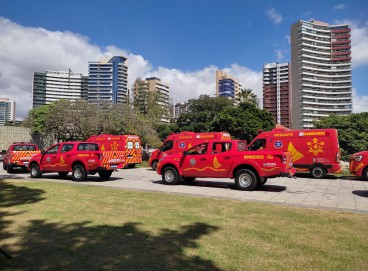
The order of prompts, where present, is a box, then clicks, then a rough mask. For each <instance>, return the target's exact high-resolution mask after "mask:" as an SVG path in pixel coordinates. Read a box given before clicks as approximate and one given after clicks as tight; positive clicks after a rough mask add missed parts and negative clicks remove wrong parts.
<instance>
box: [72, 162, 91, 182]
mask: <svg viewBox="0 0 368 271" xmlns="http://www.w3.org/2000/svg"><path fill="white" fill-rule="evenodd" d="M86 177H87V174H86V170H85V169H84V167H83V166H82V165H80V164H77V165H75V166H74V167H73V172H72V178H73V181H75V182H81V181H84V180H85V179H86Z"/></svg>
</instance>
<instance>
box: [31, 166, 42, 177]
mask: <svg viewBox="0 0 368 271" xmlns="http://www.w3.org/2000/svg"><path fill="white" fill-rule="evenodd" d="M41 177H42V172H41V170H40V167H39V166H38V164H37V163H33V164H32V165H31V178H41Z"/></svg>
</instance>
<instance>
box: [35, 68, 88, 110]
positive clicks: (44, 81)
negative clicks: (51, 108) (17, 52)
mask: <svg viewBox="0 0 368 271" xmlns="http://www.w3.org/2000/svg"><path fill="white" fill-rule="evenodd" d="M87 82H88V77H87V76H84V75H83V74H81V73H73V72H72V71H71V70H69V71H46V72H35V73H34V74H33V93H32V95H33V108H35V107H37V106H40V105H44V104H50V103H52V102H54V101H58V100H60V99H69V100H71V101H75V100H78V99H87Z"/></svg>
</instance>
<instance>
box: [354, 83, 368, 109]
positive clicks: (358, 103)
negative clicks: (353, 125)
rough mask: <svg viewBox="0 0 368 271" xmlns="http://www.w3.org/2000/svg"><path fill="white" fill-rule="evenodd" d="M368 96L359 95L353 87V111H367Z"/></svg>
mask: <svg viewBox="0 0 368 271" xmlns="http://www.w3.org/2000/svg"><path fill="white" fill-rule="evenodd" d="M367 104H368V96H359V95H358V94H357V91H356V89H355V88H353V113H361V112H367V111H368V109H367Z"/></svg>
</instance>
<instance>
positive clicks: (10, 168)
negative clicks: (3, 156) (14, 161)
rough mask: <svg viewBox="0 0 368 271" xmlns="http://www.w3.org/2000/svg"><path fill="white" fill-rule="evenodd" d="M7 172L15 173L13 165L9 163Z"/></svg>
mask: <svg viewBox="0 0 368 271" xmlns="http://www.w3.org/2000/svg"><path fill="white" fill-rule="evenodd" d="M6 172H7V173H13V166H12V165H9V164H8V165H7V166H6Z"/></svg>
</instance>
